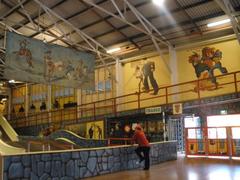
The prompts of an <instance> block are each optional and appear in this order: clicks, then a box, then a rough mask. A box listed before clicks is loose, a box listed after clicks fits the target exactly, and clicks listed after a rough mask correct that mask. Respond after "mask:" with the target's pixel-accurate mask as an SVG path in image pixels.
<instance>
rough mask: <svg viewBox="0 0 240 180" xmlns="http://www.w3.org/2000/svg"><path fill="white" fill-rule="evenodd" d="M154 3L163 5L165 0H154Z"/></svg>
mask: <svg viewBox="0 0 240 180" xmlns="http://www.w3.org/2000/svg"><path fill="white" fill-rule="evenodd" d="M152 1H153V3H154V4H156V5H158V6H162V5H163V3H164V1H165V0H152Z"/></svg>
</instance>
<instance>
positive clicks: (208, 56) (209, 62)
mask: <svg viewBox="0 0 240 180" xmlns="http://www.w3.org/2000/svg"><path fill="white" fill-rule="evenodd" d="M221 59H222V52H221V51H220V50H218V49H217V50H216V49H215V48H210V47H205V48H203V49H202V56H200V55H199V54H198V53H196V52H193V54H192V55H191V56H189V59H188V62H189V63H191V64H192V66H193V67H194V69H195V74H196V76H197V78H198V79H206V80H203V81H200V82H199V85H197V86H196V87H195V88H194V91H198V90H213V89H217V88H218V83H217V80H216V77H215V76H214V71H215V70H216V69H218V70H219V71H220V72H221V73H222V74H225V73H227V72H228V71H227V69H226V68H225V67H223V66H222V63H221V62H220V60H221ZM207 78H209V79H207Z"/></svg>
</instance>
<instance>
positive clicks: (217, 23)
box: [207, 19, 230, 27]
mask: <svg viewBox="0 0 240 180" xmlns="http://www.w3.org/2000/svg"><path fill="white" fill-rule="evenodd" d="M229 22H230V19H224V20H221V21H217V22H213V23H208V24H207V27H214V26H218V25H222V24H226V23H229Z"/></svg>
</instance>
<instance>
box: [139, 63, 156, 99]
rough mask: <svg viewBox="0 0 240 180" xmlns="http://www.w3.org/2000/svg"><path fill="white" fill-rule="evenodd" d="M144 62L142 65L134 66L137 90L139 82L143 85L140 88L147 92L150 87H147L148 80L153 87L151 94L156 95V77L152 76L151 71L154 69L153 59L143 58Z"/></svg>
mask: <svg viewBox="0 0 240 180" xmlns="http://www.w3.org/2000/svg"><path fill="white" fill-rule="evenodd" d="M144 61H145V62H144V64H143V65H142V67H141V66H140V65H137V66H136V69H135V73H134V74H135V77H136V78H137V79H139V80H140V81H139V84H138V86H139V90H141V88H140V86H141V84H142V85H143V88H142V90H143V91H145V92H146V93H148V92H149V90H150V87H149V81H150V83H151V85H152V87H153V93H152V95H157V94H158V90H159V87H158V84H157V81H156V79H155V78H154V75H153V72H154V71H155V63H154V62H153V61H147V59H144Z"/></svg>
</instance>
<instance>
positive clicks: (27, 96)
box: [24, 83, 29, 117]
mask: <svg viewBox="0 0 240 180" xmlns="http://www.w3.org/2000/svg"><path fill="white" fill-rule="evenodd" d="M28 87H29V86H28V84H27V83H26V84H25V88H26V94H25V107H24V108H25V116H26V117H27V116H28V110H29V89H28Z"/></svg>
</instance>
